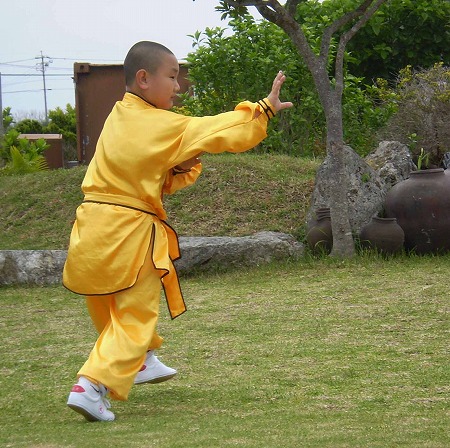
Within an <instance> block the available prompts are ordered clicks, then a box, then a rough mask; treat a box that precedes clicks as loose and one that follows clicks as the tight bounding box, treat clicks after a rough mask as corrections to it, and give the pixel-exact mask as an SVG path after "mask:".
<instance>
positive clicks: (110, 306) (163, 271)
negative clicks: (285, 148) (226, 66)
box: [63, 41, 292, 421]
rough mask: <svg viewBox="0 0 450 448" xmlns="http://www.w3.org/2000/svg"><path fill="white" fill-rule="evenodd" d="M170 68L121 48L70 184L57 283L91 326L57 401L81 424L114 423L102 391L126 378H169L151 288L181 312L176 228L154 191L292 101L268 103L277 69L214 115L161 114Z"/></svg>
mask: <svg viewBox="0 0 450 448" xmlns="http://www.w3.org/2000/svg"><path fill="white" fill-rule="evenodd" d="M178 70H179V67H178V61H177V59H176V58H175V56H174V55H173V53H172V52H171V51H170V50H168V49H167V48H166V47H164V46H162V45H160V44H158V43H155V42H148V41H143V42H139V43H137V44H135V45H134V46H133V47H132V48H131V49H130V51H129V52H128V54H127V56H126V58H125V62H124V71H125V79H126V86H127V89H126V93H125V95H124V98H123V100H122V101H119V102H117V103H116V105H115V106H114V108H113V110H112V111H111V113H110V115H109V116H108V118H107V119H106V121H105V125H104V128H103V130H102V133H101V135H100V137H99V140H98V143H97V147H96V152H95V155H94V157H93V159H92V160H91V162H90V164H89V167H88V169H87V172H86V176H85V178H84V180H83V183H82V191H83V193H84V195H85V196H84V201H83V203H82V204H81V205H80V206H79V207H78V209H77V214H76V221H75V224H74V226H73V229H72V233H71V237H70V245H69V250H68V256H67V260H66V264H65V266H64V273H63V284H64V285H65V286H66V287H67V288H68V289H70V290H71V291H74V292H75V293H77V294H82V295H85V296H86V302H87V308H88V310H89V313H90V316H91V318H92V321H93V323H94V325H95V327H96V329H97V331H98V333H99V337H98V339H97V341H96V343H95V345H94V348H93V349H92V351H91V353H90V355H89V358H88V360H87V361H86V362H85V364H84V365H83V367H82V368H81V369H80V371H79V372H78V382H77V384H75V385H74V386H73V388H72V390H71V392H70V394H69V398H68V402H67V404H68V406H69V407H70V408H72V409H73V410H75V411H76V412H79V413H80V414H82V415H83V416H84V417H85V418H86V419H87V420H89V421H111V420H114V414H113V413H112V412H111V411H109V410H108V408H109V407H110V405H109V402H108V400H107V399H106V398H105V395H106V394H107V393H109V394H110V396H111V398H113V399H116V400H126V399H127V397H128V393H129V391H130V389H131V387H132V386H133V384H141V383H156V382H161V381H165V380H167V379H169V378H172V377H173V376H174V375H175V374H176V370H174V369H172V368H170V367H167V366H165V365H164V364H163V363H162V362H161V361H159V360H158V358H157V357H156V356H155V354H154V351H155V350H156V349H158V348H159V347H160V346H161V344H162V338H161V337H160V336H159V335H158V333H157V331H156V325H157V320H158V313H159V301H160V291H161V284H162V286H163V288H164V292H165V295H166V300H167V303H168V307H169V311H170V314H171V317H172V318H175V317H177V316H179V315H180V314H182V313H183V312H184V311H185V310H186V308H185V305H184V300H183V296H182V294H181V290H180V286H179V282H178V277H177V274H176V271H175V268H174V266H173V260H176V259H177V258H179V257H180V253H179V247H178V240H177V235H176V233H175V232H174V230H173V229H172V228H171V227H170V226H169V225H168V224H167V223H166V222H165V219H166V213H165V211H164V208H163V204H162V195H163V194H164V193H169V194H170V193H173V192H174V191H176V190H178V189H180V188H184V187H186V186H188V185H191V184H192V183H194V182H195V181H196V179H197V177H198V176H199V175H200V172H201V162H200V160H199V159H198V156H199V155H200V154H201V153H203V152H209V153H220V152H224V151H229V152H242V151H246V150H249V149H251V148H253V147H254V146H255V145H257V144H258V143H259V142H260V141H261V140H263V139H264V138H265V137H266V128H267V122H268V120H269V119H270V118H271V117H273V116H274V115H275V113H276V112H277V111H279V110H282V109H286V108H288V107H292V103H290V102H281V101H280V100H279V93H280V89H281V86H282V84H283V83H284V81H285V76H284V75H283V73H281V72H279V73H278V74H277V76H276V78H275V80H274V82H273V86H272V91H271V92H270V94H269V95H268V97H267V98H265V99H264V100H261V101H259V102H258V103H251V102H247V101H246V102H243V103H240V104H238V106H237V107H236V108H235V110H234V111H232V112H227V113H223V114H219V115H217V116H210V117H186V116H182V115H178V114H176V113H173V112H170V111H169V109H170V108H171V107H172V106H173V100H174V98H175V97H176V95H177V92H178V91H179V89H180V86H179V85H178V82H177V76H178Z"/></svg>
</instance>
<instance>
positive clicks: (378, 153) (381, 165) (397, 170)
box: [364, 141, 417, 192]
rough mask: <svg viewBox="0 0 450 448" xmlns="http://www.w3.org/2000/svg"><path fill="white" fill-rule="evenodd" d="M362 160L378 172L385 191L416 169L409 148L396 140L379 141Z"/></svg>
mask: <svg viewBox="0 0 450 448" xmlns="http://www.w3.org/2000/svg"><path fill="white" fill-rule="evenodd" d="M364 160H365V161H366V162H367V164H369V165H370V166H371V167H372V168H373V169H374V170H375V171H376V172H377V173H378V175H379V176H380V178H381V180H382V181H383V183H384V190H385V191H386V192H387V191H388V190H390V189H391V188H392V187H393V186H394V185H395V184H396V183H398V182H401V181H402V180H405V179H407V178H408V177H409V175H410V173H411V171H414V170H416V169H417V167H416V165H415V164H414V162H413V160H412V157H411V153H410V151H409V148H408V147H407V146H406V145H404V144H403V143H400V142H396V141H383V142H380V144H379V145H378V147H377V148H376V149H375V151H373V152H371V153H370V154H369V155H368V156H367V157H366V158H365V159H364Z"/></svg>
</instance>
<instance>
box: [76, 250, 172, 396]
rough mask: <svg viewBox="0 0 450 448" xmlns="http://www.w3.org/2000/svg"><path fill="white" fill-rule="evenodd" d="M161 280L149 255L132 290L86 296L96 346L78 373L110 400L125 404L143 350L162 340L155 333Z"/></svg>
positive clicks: (155, 346)
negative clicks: (105, 391)
mask: <svg viewBox="0 0 450 448" xmlns="http://www.w3.org/2000/svg"><path fill="white" fill-rule="evenodd" d="M160 296H161V280H160V277H159V274H158V271H156V270H155V269H154V267H153V263H152V261H151V255H150V253H149V254H148V256H147V259H146V262H145V264H144V265H143V267H142V269H141V271H140V273H139V276H138V279H137V281H136V283H135V284H134V286H133V287H131V288H129V289H126V290H124V291H121V292H118V293H116V294H111V295H105V296H86V303H87V307H88V310H89V314H90V316H91V319H92V321H93V323H94V325H95V328H96V329H97V331H98V332H99V337H98V339H97V342H96V343H95V345H94V348H93V349H92V351H91V353H90V355H89V358H88V360H87V361H86V362H85V364H84V365H83V367H82V368H81V369H80V371H79V372H78V376H81V375H83V376H86V377H88V378H90V379H92V380H95V381H97V382H98V383H101V384H103V385H104V386H106V387H107V388H108V389H109V390H110V395H111V398H112V399H115V400H126V399H127V398H128V394H129V392H130V389H131V387H132V386H133V382H134V377H135V376H136V374H137V372H139V370H140V368H141V367H142V364H143V362H144V360H145V356H146V352H147V350H152V349H157V348H159V347H160V346H161V344H162V341H163V339H162V338H161V337H160V336H159V335H158V334H157V332H156V324H157V321H158V314H159V303H160Z"/></svg>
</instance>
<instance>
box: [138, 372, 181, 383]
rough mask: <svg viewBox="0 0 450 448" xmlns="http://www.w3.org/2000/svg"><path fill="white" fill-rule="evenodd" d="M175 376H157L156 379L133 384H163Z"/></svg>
mask: <svg viewBox="0 0 450 448" xmlns="http://www.w3.org/2000/svg"><path fill="white" fill-rule="evenodd" d="M175 375H176V373H174V374H172V375H164V376H157V377H154V378H150V379H148V380H145V381H135V382H134V384H157V383H163V382H164V381H167V380H170V379H171V378H173V377H174V376H175Z"/></svg>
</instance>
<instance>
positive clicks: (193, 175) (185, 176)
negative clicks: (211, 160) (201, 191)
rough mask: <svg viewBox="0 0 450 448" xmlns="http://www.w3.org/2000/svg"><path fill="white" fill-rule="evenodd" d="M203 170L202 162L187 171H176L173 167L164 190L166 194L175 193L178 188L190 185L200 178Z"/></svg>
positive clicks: (168, 174)
mask: <svg viewBox="0 0 450 448" xmlns="http://www.w3.org/2000/svg"><path fill="white" fill-rule="evenodd" d="M201 172H202V164H201V163H199V164H197V165H195V166H193V167H192V168H191V169H190V170H189V171H187V172H186V173H176V174H175V173H174V171H173V169H171V170H169V171H168V172H167V176H166V180H165V182H164V185H163V189H162V192H163V193H165V194H172V193H175V192H176V191H177V190H181V189H182V188H186V187H189V186H190V185H192V184H193V183H195V181H196V180H197V179H198V177H199V176H200V174H201Z"/></svg>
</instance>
